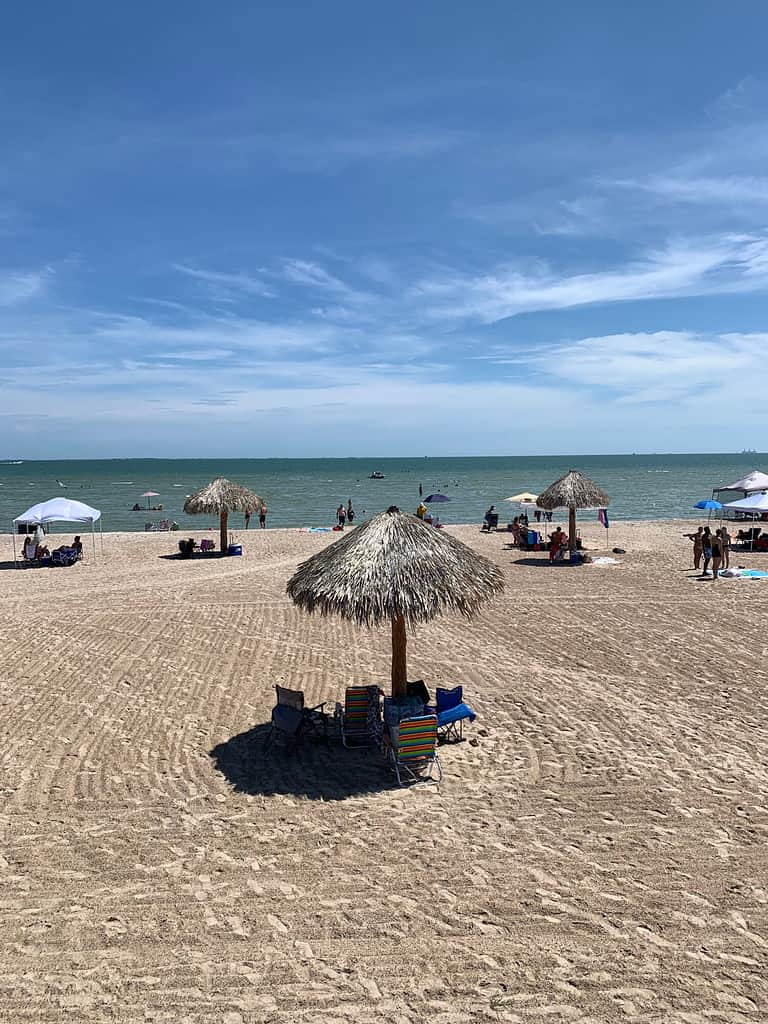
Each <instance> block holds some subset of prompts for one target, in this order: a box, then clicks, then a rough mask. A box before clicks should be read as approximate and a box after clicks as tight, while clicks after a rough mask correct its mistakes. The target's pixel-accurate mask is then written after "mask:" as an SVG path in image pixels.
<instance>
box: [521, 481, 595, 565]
mask: <svg viewBox="0 0 768 1024" xmlns="http://www.w3.org/2000/svg"><path fill="white" fill-rule="evenodd" d="M610 501H611V499H610V498H609V497H608V495H607V494H606V493H605V491H601V490H600V488H599V487H598V486H597V484H596V483H595V482H594V481H593V480H590V479H589V477H587V476H584V475H583V474H582V473H579V471H578V470H577V469H571V470H569V471H568V472H567V473H566V474H565V476H561V477H560V479H559V480H555V482H554V483H553V484H550V485H549V487H548V488H547V489H546V491H544V493H543V494H540V495H539V496H538V498H537V499H536V504H537V505H538V506H539V508H545V509H547V510H554V509H556V508H567V509H568V547H569V548H570V550H571V551H574V550H575V549H576V509H577V508H608V505H609V504H610Z"/></svg>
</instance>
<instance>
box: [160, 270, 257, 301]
mask: <svg viewBox="0 0 768 1024" xmlns="http://www.w3.org/2000/svg"><path fill="white" fill-rule="evenodd" d="M173 268H174V270H178V271H179V272H180V273H182V274H186V275H187V276H188V277H193V278H195V279H196V280H198V281H202V282H203V283H204V284H206V285H209V286H211V287H212V288H213V289H214V292H215V294H217V295H219V296H221V295H224V296H229V295H231V294H232V293H241V292H244V293H245V294H246V295H261V296H262V297H264V298H268V299H269V298H272V297H273V296H274V294H275V293H274V291H273V290H272V289H271V288H270V287H269V286H268V285H266V284H265V283H264V282H263V281H261V280H259V278H257V277H252V276H251V275H249V274H223V273H220V272H219V271H214V270H199V269H197V268H195V267H188V266H186V265H185V264H183V263H175V264H174V265H173Z"/></svg>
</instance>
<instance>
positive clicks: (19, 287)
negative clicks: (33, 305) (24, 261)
mask: <svg viewBox="0 0 768 1024" xmlns="http://www.w3.org/2000/svg"><path fill="white" fill-rule="evenodd" d="M52 274H53V271H52V270H51V269H50V268H45V269H44V270H34V271H10V272H8V271H6V272H3V271H0V306H12V305H14V304H15V303H17V302H24V301H26V300H27V299H32V298H36V297H38V296H39V295H41V293H42V292H43V289H44V287H45V284H46V282H47V281H48V280H49V279H50V277H51V275H52Z"/></svg>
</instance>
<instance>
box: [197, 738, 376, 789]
mask: <svg viewBox="0 0 768 1024" xmlns="http://www.w3.org/2000/svg"><path fill="white" fill-rule="evenodd" d="M270 732H271V726H270V725H269V723H268V722H263V723H261V724H260V725H256V726H254V727H253V728H252V729H249V730H248V731H247V732H241V733H238V735H237V736H233V737H232V738H231V739H228V740H226V741H225V742H224V743H219V744H218V746H216V747H214V748H213V750H212V751H211V752H210V756H211V758H212V759H213V762H214V765H215V767H216V768H217V770H218V771H220V772H221V773H222V775H223V776H224V777H225V778H226V780H227V781H228V782H229V784H230V785H231V786H232V787H233V788H234V790H235V792H237V793H248V794H250V795H251V796H275V795H281V796H303V797H307V798H308V799H310V800H344V799H345V798H346V797H350V796H360V795H363V794H366V793H377V792H381V791H382V790H386V789H392V788H393V787H394V786H395V779H394V776H393V775H392V774H391V773H390V772H389V771H388V769H387V766H386V763H385V761H384V758H383V756H382V754H381V753H380V752H379V751H378V750H377V749H375V748H374V747H359V748H355V749H349V750H348V749H347V748H346V747H343V746H342V745H341V743H340V742H339V741H338V740H337V739H336V738H335V737H333V736H332V737H331V738H330V739H329V740H328V742H327V743H326V742H324V741H322V740H314V739H310V738H308V739H306V740H305V741H304V742H303V743H302V744H301V745H300V746H298V747H297V748H296V749H295V750H292V749H290V748H288V747H287V746H286V745H285V742H284V739H283V737H282V736H276V737H275V738H274V739H273V740H272V741H271V742H269V743H268V742H267V741H268V737H269V734H270Z"/></svg>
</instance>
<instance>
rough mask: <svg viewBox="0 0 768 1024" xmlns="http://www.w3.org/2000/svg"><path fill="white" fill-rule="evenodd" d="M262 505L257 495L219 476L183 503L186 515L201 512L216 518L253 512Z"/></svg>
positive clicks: (261, 500) (262, 502)
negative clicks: (232, 513) (227, 513)
mask: <svg viewBox="0 0 768 1024" xmlns="http://www.w3.org/2000/svg"><path fill="white" fill-rule="evenodd" d="M263 504H264V501H263V499H262V498H260V497H259V496H258V494H254V493H253V491H249V490H247V489H246V488H245V487H241V486H240V484H233V483H232V481H231V480H225V479H224V477H223V476H220V477H217V478H216V479H215V480H212V481H211V482H210V483H209V484H206V485H205V487H203V488H201V489H200V490H199V491H197V492H196V493H195V494H190V496H189V497H188V498H187V500H186V501H185V502H184V511H185V512H186V513H187V514H188V515H196V514H197V513H200V512H202V513H207V514H208V515H217V516H218V515H221V513H222V512H245V511H246V509H250V510H251V511H252V512H255V511H256V510H257V509H259V508H261V506H262V505H263Z"/></svg>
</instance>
